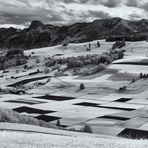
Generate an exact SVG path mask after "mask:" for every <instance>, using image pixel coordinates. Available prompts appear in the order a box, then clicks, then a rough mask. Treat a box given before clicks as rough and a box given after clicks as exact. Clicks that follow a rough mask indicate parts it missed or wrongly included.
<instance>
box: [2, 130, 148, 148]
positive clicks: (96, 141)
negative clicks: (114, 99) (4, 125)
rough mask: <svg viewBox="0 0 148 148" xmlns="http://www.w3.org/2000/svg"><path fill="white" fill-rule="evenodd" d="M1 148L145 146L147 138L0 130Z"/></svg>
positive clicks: (114, 147)
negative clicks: (131, 138)
mask: <svg viewBox="0 0 148 148" xmlns="http://www.w3.org/2000/svg"><path fill="white" fill-rule="evenodd" d="M0 144H1V148H6V147H8V148H20V147H21V148H53V147H54V148H65V147H67V148H86V147H87V148H98V147H99V148H125V147H126V148H136V147H138V148H144V147H145V148H146V147H148V141H147V140H129V139H120V138H104V137H100V138H99V137H93V136H92V137H90V136H89V137H87V136H86V137H84V136H82V137H81V136H64V135H50V134H49V135H46V134H37V133H29V134H28V133H21V132H18V133H17V132H6V131H4V132H0Z"/></svg>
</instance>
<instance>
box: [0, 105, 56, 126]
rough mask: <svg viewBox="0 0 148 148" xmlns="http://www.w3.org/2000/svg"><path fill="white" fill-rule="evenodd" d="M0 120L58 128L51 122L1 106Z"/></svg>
mask: <svg viewBox="0 0 148 148" xmlns="http://www.w3.org/2000/svg"><path fill="white" fill-rule="evenodd" d="M0 122H8V123H20V124H29V125H36V126H41V127H49V128H56V127H55V126H54V125H52V124H50V123H46V122H44V121H41V120H37V119H35V118H32V117H29V116H23V115H21V114H19V113H17V112H15V111H13V110H10V109H4V108H0Z"/></svg>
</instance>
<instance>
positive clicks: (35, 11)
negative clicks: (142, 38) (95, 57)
mask: <svg viewBox="0 0 148 148" xmlns="http://www.w3.org/2000/svg"><path fill="white" fill-rule="evenodd" d="M112 17H121V18H124V19H129V20H139V19H143V18H145V19H148V0H0V27H10V26H12V27H17V28H24V27H28V26H29V24H30V22H31V21H33V20H40V21H41V22H43V23H45V24H53V25H69V24H73V23H76V22H90V21H93V20H95V19H104V18H105V19H106V18H112Z"/></svg>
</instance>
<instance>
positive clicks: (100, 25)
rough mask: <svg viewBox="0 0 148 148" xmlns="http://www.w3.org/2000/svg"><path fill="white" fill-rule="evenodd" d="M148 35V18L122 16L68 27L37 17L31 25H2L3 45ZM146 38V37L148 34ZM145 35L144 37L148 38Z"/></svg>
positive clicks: (25, 46) (0, 45)
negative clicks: (127, 18) (5, 26)
mask: <svg viewBox="0 0 148 148" xmlns="http://www.w3.org/2000/svg"><path fill="white" fill-rule="evenodd" d="M137 34H138V35H140V36H147V35H148V20H146V19H142V20H139V21H130V20H125V19H122V18H118V17H117V18H111V19H96V20H94V21H92V22H88V23H86V22H81V23H75V24H72V25H69V26H68V25H67V26H54V25H51V24H43V23H42V22H40V21H38V20H35V21H32V22H31V24H30V26H29V27H28V28H25V29H23V30H20V29H16V28H13V27H11V28H0V48H8V49H9V48H23V49H31V48H41V47H48V46H54V45H58V44H62V43H64V42H74V43H81V42H89V41H92V40H98V39H107V38H110V37H112V36H120V37H125V36H128V37H130V36H131V35H133V36H137ZM145 38H146V37H145ZM145 38H142V39H145Z"/></svg>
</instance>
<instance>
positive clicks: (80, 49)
mask: <svg viewBox="0 0 148 148" xmlns="http://www.w3.org/2000/svg"><path fill="white" fill-rule="evenodd" d="M100 44H101V47H100V48H98V47H96V41H93V42H91V47H92V49H91V51H86V46H87V45H88V43H81V44H69V45H68V46H67V47H63V46H62V45H59V46H55V47H47V48H42V49H32V50H29V51H25V54H26V55H31V58H30V59H29V60H28V63H27V65H28V66H31V67H32V68H31V69H27V70H24V68H23V66H19V67H17V68H15V67H12V68H8V69H7V71H8V72H7V73H3V71H0V75H1V78H0V80H1V84H0V87H1V88H4V89H5V88H8V87H9V88H11V87H16V86H18V87H21V86H20V85H23V86H24V87H25V88H26V92H27V94H22V95H15V94H1V95H0V97H1V98H0V107H3V108H8V109H13V110H15V111H17V112H19V113H21V114H22V115H29V116H33V117H35V118H37V119H41V120H44V121H46V122H50V123H54V124H56V123H57V120H59V121H60V126H62V127H64V128H65V129H70V130H76V131H77V130H78V131H79V130H81V129H82V128H83V127H84V126H85V125H86V124H89V125H90V126H91V127H92V131H93V133H95V134H101V135H111V136H122V137H131V138H141V137H142V138H148V136H147V134H145V133H146V132H147V131H148V115H147V112H148V108H147V105H148V98H147V95H148V90H147V88H148V79H147V78H140V73H143V74H147V73H148V66H147V63H148V57H147V54H148V53H147V52H148V51H147V47H148V42H135V43H131V42H127V43H126V44H127V45H126V47H123V49H125V50H126V53H125V57H124V59H122V60H117V61H115V62H113V63H112V64H110V65H108V66H107V68H106V69H105V70H103V71H100V72H98V73H95V74H92V75H87V76H82V75H72V70H67V71H65V74H66V75H65V76H59V77H53V75H54V72H57V70H53V71H51V67H49V69H50V73H45V72H44V71H45V69H46V68H47V67H45V65H44V58H48V57H49V56H50V57H55V58H58V57H65V58H66V57H71V56H80V55H88V54H101V53H103V52H108V51H109V50H110V49H111V47H112V45H113V42H105V41H104V40H101V41H100ZM36 59H39V61H38V62H37V61H36ZM63 66H65V65H63ZM16 69H17V70H18V71H17V72H16ZM37 69H39V71H40V72H38V73H36V71H37ZM30 73H31V74H30ZM12 76H13V77H15V78H12ZM133 79H134V81H133ZM81 83H83V84H84V85H85V89H83V90H79V86H80V84H81ZM61 85H68V86H69V87H61ZM123 86H126V90H124V91H121V92H119V91H118V90H119V88H121V87H123ZM24 87H23V88H24ZM138 136H139V137H138ZM74 140H75V139H74ZM97 144H98V145H99V143H96V145H97ZM77 147H79V146H77ZM102 147H103V146H102ZM115 147H116V146H115Z"/></svg>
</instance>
